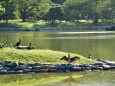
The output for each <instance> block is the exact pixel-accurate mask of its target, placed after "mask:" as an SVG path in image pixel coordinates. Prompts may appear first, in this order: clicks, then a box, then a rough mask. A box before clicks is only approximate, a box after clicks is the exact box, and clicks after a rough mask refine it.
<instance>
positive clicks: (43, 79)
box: [0, 71, 115, 86]
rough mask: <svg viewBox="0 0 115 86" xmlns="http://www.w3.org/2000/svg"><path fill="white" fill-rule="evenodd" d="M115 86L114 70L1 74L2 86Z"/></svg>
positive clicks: (0, 83)
mask: <svg viewBox="0 0 115 86" xmlns="http://www.w3.org/2000/svg"><path fill="white" fill-rule="evenodd" d="M14 85H15V86H115V72H114V71H105V72H103V71H95V72H78V73H58V74H56V73H38V74H25V75H24V74H17V75H0V86H14Z"/></svg>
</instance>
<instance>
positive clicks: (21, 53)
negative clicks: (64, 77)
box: [0, 48, 96, 64]
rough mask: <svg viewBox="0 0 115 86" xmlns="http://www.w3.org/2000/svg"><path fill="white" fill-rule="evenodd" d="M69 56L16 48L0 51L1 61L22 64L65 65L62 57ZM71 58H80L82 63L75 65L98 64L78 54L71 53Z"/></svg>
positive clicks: (47, 51) (54, 52)
mask: <svg viewBox="0 0 115 86" xmlns="http://www.w3.org/2000/svg"><path fill="white" fill-rule="evenodd" d="M65 55H66V56H67V55H68V53H66V52H60V51H52V50H39V49H35V50H18V49H15V48H3V49H0V61H5V60H10V61H17V62H19V61H21V62H25V63H27V62H39V63H52V64H63V63H67V62H66V61H63V60H60V58H61V57H62V56H65ZM70 55H71V57H73V56H79V57H80V61H76V62H74V63H93V62H96V61H95V60H92V59H87V58H85V57H83V56H81V55H78V54H72V53H70Z"/></svg>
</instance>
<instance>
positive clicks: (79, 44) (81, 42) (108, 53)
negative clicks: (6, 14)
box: [0, 31, 115, 86]
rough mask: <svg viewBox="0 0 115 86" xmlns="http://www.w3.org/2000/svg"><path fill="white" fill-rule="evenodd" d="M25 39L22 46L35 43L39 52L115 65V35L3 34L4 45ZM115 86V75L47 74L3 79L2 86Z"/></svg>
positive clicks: (94, 73)
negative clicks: (63, 54) (107, 61)
mask: <svg viewBox="0 0 115 86" xmlns="http://www.w3.org/2000/svg"><path fill="white" fill-rule="evenodd" d="M19 38H21V40H22V43H21V45H29V43H30V42H31V43H32V45H33V46H35V48H36V49H50V50H55V51H63V52H69V53H78V54H80V55H83V56H85V57H87V56H88V54H89V53H91V55H92V57H93V58H94V59H95V58H101V59H106V60H111V61H115V32H114V31H100V32H99V31H91V32H88V31H86V32H76V31H44V32H0V42H1V43H6V44H10V43H13V44H14V45H15V43H16V42H17V41H18V40H19ZM12 84H13V85H16V86H18V85H19V86H54V85H55V86H115V72H114V71H104V72H103V71H99V72H98V71H96V72H90V73H89V72H79V73H59V74H56V73H49V74H47V73H43V74H26V75H23V74H22V75H18V74H17V75H0V86H5V85H6V86H11V85H12Z"/></svg>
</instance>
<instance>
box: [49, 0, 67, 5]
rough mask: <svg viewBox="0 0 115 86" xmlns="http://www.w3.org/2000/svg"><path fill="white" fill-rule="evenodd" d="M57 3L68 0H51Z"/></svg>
mask: <svg viewBox="0 0 115 86" xmlns="http://www.w3.org/2000/svg"><path fill="white" fill-rule="evenodd" d="M51 1H52V3H55V4H63V3H64V2H65V1H66V0H51Z"/></svg>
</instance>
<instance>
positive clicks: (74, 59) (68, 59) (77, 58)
mask: <svg viewBox="0 0 115 86" xmlns="http://www.w3.org/2000/svg"><path fill="white" fill-rule="evenodd" d="M60 60H65V61H67V62H68V63H69V64H70V63H72V62H74V61H76V60H80V57H78V56H75V57H72V58H70V54H68V57H66V56H63V57H62V58H61V59H60Z"/></svg>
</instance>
